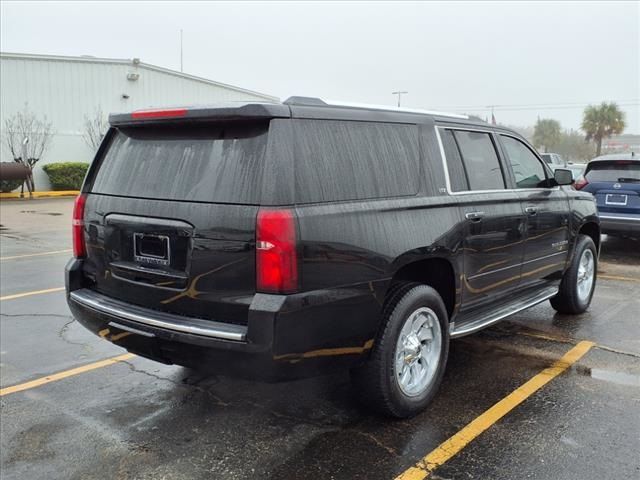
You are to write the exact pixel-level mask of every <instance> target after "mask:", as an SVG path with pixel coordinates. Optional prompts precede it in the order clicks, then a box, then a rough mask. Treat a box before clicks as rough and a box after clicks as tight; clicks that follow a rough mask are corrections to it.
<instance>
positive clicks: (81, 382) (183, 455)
mask: <svg viewBox="0 0 640 480" xmlns="http://www.w3.org/2000/svg"><path fill="white" fill-rule="evenodd" d="M71 207H72V199H70V198H60V199H38V200H32V201H26V200H22V201H21V200H11V201H3V202H2V203H1V204H0V214H1V220H0V223H1V224H2V227H1V231H0V235H1V237H0V238H1V253H0V257H1V263H0V267H1V292H0V297H1V299H0V301H1V303H0V308H1V314H2V317H1V319H0V350H1V352H0V353H1V357H0V361H1V364H0V366H1V370H0V372H1V387H2V390H1V398H0V402H1V454H0V455H1V472H2V478H3V479H7V480H8V479H23V478H29V479H55V478H64V479H104V478H121V479H125V478H126V479H129V478H135V479H194V478H207V479H211V478H214V479H218V478H219V479H236V478H237V479H240V478H260V479H288V480H289V479H290V480H293V479H369V480H378V479H385V480H393V479H394V478H397V477H400V478H402V479H403V480H408V479H410V478H411V479H417V478H425V477H427V476H428V477H429V478H435V479H465V478H486V479H514V478H535V479H584V478H640V456H639V455H638V452H639V451H640V313H639V312H640V242H638V241H633V240H623V239H615V238H605V239H604V242H603V247H602V255H601V264H600V269H599V280H598V286H597V289H596V293H595V297H594V301H593V304H592V305H591V308H590V310H589V311H588V312H587V313H586V314H583V315H580V316H577V317H569V316H563V315H559V314H556V313H555V311H554V310H553V309H552V308H551V306H550V305H549V304H548V302H545V303H543V304H541V305H538V306H537V307H534V308H532V309H530V310H527V311H525V312H524V313H521V314H518V315H516V316H513V317H511V318H509V319H508V320H507V321H504V322H502V323H500V324H498V325H497V326H495V327H493V328H490V329H488V330H485V331H483V332H482V333H480V334H476V335H473V336H469V337H464V338H462V339H459V340H456V341H453V342H452V346H451V353H450V359H449V364H448V367H447V372H446V374H445V378H444V382H443V385H442V388H441V391H440V393H439V395H438V396H437V398H436V400H435V402H434V403H433V404H432V405H431V407H430V408H429V409H428V410H427V411H426V412H424V413H423V414H421V415H419V416H417V417H415V418H413V419H410V420H403V421H398V420H390V419H384V418H380V417H377V416H374V415H372V414H370V413H368V412H367V411H365V410H363V409H362V408H361V407H360V406H359V405H358V404H357V403H356V401H355V396H354V394H353V391H352V387H351V385H350V383H349V377H348V374H347V373H345V374H340V375H335V376H329V377H322V378H315V379H309V380H302V381H296V382H290V383H281V384H261V383H253V382H248V381H242V380H234V379H227V378H218V377H211V376H203V375H201V374H199V373H197V372H194V371H191V370H187V369H184V368H181V367H177V366H165V365H161V364H158V363H154V362H151V361H149V360H146V359H144V358H140V357H135V356H133V355H123V354H126V352H124V351H122V350H121V349H119V348H117V347H115V346H113V345H111V344H110V343H108V342H106V341H103V340H102V339H100V338H98V337H95V336H93V335H92V334H90V333H89V332H88V331H86V330H85V329H84V328H83V327H81V326H80V325H78V324H77V322H75V321H74V320H73V318H72V317H71V316H70V314H69V310H68V308H67V305H66V302H65V298H64V290H63V286H64V278H63V269H64V265H65V263H66V262H67V260H68V258H69V257H70V255H71V251H70V225H71V220H70V216H71ZM588 342H593V345H591V343H588ZM575 349H578V350H575ZM576 351H580V353H581V354H584V355H583V356H582V357H579V356H578V357H577V358H573V357H571V355H573V353H570V354H569V356H568V357H563V356H566V355H567V354H568V352H576ZM570 357H571V358H572V359H571V360H569V358H570ZM560 358H564V359H565V360H566V361H565V360H563V362H559V363H555V364H554V362H557V361H558V359H560ZM105 360H106V361H105ZM552 365H553V366H554V368H552V369H550V368H549V367H551V366H552ZM531 379H535V381H534V384H536V382H538V387H539V388H535V389H529V390H527V389H523V390H518V392H516V393H515V394H514V393H512V392H514V390H516V389H518V387H520V386H522V385H523V384H525V383H526V382H528V381H529V380H531ZM528 385H531V384H528ZM494 406H495V407H494ZM492 407H493V408H492ZM478 419H479V420H478ZM474 421H475V422H474ZM471 422H474V423H472V426H471V427H470V428H469V427H468V428H467V429H466V430H463V429H465V427H466V426H468V425H469V424H470V423H471ZM480 425H481V426H482V427H479V426H480ZM478 428H479V429H480V430H478ZM461 430H463V433H462V434H458V432H460V431H461ZM468 432H471V433H468ZM456 434H458V435H456ZM443 442H448V443H445V444H444V446H441V445H442V444H443ZM433 458H440V459H441V460H439V463H438V465H439V466H438V468H435V467H434V466H433V465H431V464H430V463H429V462H430V461H431V460H430V459H433ZM425 459H426V460H425ZM416 464H419V465H418V467H415V465H416Z"/></svg>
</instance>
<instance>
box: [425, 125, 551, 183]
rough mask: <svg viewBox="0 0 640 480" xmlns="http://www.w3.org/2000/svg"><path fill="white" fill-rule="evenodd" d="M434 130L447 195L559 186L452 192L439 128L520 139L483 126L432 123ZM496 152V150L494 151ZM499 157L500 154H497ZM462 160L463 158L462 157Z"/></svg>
mask: <svg viewBox="0 0 640 480" xmlns="http://www.w3.org/2000/svg"><path fill="white" fill-rule="evenodd" d="M433 128H434V129H435V132H436V139H437V140H438V149H439V150H440V158H441V160H442V168H443V169H444V179H445V188H446V190H447V193H448V194H449V195H473V194H478V193H514V192H548V191H549V190H559V189H560V187H559V186H555V187H549V188H542V187H540V188H506V187H505V188H502V189H497V190H496V189H494V190H465V191H464V192H454V191H453V190H452V189H451V177H450V176H449V164H448V163H447V156H446V155H445V153H444V144H443V143H442V137H441V136H440V129H442V130H462V131H467V132H480V133H488V134H490V135H493V134H498V135H508V136H510V137H513V138H515V139H516V140H520V141H522V140H521V139H519V138H518V137H517V136H515V135H509V134H507V133H504V134H503V133H501V132H496V131H495V130H489V129H483V128H472V127H469V128H467V127H457V126H445V125H434V127H433ZM496 154H498V152H497V151H496ZM498 158H500V155H498ZM462 161H463V162H464V159H462Z"/></svg>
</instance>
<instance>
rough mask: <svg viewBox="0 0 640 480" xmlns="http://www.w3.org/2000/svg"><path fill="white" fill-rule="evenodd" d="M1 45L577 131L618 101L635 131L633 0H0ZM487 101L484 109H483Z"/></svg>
mask: <svg viewBox="0 0 640 480" xmlns="http://www.w3.org/2000/svg"><path fill="white" fill-rule="evenodd" d="M0 8H1V12H0V13H1V15H0V16H1V25H0V26H1V29H0V32H1V40H0V41H1V45H0V47H1V49H2V51H6V52H20V53H43V54H58V55H94V56H98V57H112V58H133V57H139V58H140V59H141V60H142V61H143V62H146V63H152V64H155V65H160V66H163V67H168V68H173V69H178V70H179V68H180V40H179V39H180V33H179V32H180V29H181V28H182V29H183V30H184V71H185V72H186V73H190V74H193V75H198V76H202V77H206V78H210V79H212V80H216V81H220V82H225V83H230V84H233V85H237V86H240V87H244V88H248V89H252V90H257V91H260V92H263V93H268V94H272V95H275V96H278V97H280V98H282V99H285V98H287V97H288V96H290V95H306V96H318V97H323V98H328V99H339V100H346V101H352V102H366V103H378V104H394V102H395V97H394V96H393V95H392V94H391V92H393V91H396V90H406V91H408V92H409V93H408V95H406V96H405V97H404V98H403V106H408V107H414V108H437V109H441V110H442V109H444V110H449V111H465V112H467V113H477V114H479V115H481V116H483V117H484V116H487V115H489V116H490V113H489V112H488V111H487V110H486V107H487V106H489V105H496V108H495V116H496V119H497V120H498V121H499V122H501V123H505V124H510V125H520V126H525V125H532V124H534V123H535V121H536V118H537V117H538V116H540V117H542V118H548V117H550V118H556V119H557V120H559V121H560V122H561V123H562V125H563V126H564V127H565V128H577V127H578V126H579V124H580V119H581V115H582V110H583V109H584V105H585V104H587V103H596V102H597V103H599V102H601V101H604V100H615V101H617V102H618V103H619V104H620V105H621V106H622V107H623V108H624V110H625V111H626V112H627V123H628V128H627V132H628V133H640V2H626V3H617V2H612V1H609V2H568V3H559V2H558V3H554V2H537V3H524V2H513V3H507V2H474V3H464V2H459V3H453V2H451V3H437V2H431V3H427V2H424V3H400V2H393V3H384V2H354V3H347V2H324V3H323V2H320V3H294V2H283V3H251V2H238V3H205V2H193V3H189V2H179V3H173V2H151V1H148V2H138V3H133V2H131V3H128V2H105V3H89V2H86V3H81V2H51V1H50V2H45V3H27V2H8V1H4V0H3V1H2V4H1V7H0ZM483 109H485V110H483Z"/></svg>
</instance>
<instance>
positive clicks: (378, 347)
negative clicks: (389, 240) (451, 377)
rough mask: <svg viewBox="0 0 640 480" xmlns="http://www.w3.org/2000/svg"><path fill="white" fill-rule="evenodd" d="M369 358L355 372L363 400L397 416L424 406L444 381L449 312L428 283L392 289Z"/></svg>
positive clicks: (407, 414)
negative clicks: (382, 326)
mask: <svg viewBox="0 0 640 480" xmlns="http://www.w3.org/2000/svg"><path fill="white" fill-rule="evenodd" d="M384 316H385V318H384V321H385V324H384V328H383V330H382V332H381V334H380V336H379V338H378V339H377V341H376V344H375V346H374V349H373V352H372V354H371V358H370V359H369V361H368V362H367V363H366V364H365V365H364V366H362V367H359V368H358V369H355V370H353V371H352V378H353V382H354V386H355V388H356V389H357V391H358V394H359V395H360V397H361V399H362V401H363V402H364V403H366V404H367V405H369V406H370V407H371V408H373V409H374V410H376V411H378V412H380V413H383V414H385V415H390V416H393V417H398V418H405V417H410V416H412V415H415V414H417V413H418V412H420V411H421V410H423V409H424V408H425V407H426V406H427V405H428V404H429V403H430V402H431V400H432V399H433V397H434V396H435V394H436V392H437V390H438V387H439V386H440V383H441V381H442V376H443V374H444V370H445V365H446V362H447V355H448V353H449V332H448V319H447V311H446V308H445V306H444V303H443V301H442V299H441V298H440V295H438V293H437V292H436V291H435V290H434V289H433V288H431V287H428V286H426V285H415V284H413V285H412V284H409V285H404V286H402V287H401V288H398V289H394V290H393V294H392V296H391V298H389V299H388V300H387V302H386V307H385V312H384Z"/></svg>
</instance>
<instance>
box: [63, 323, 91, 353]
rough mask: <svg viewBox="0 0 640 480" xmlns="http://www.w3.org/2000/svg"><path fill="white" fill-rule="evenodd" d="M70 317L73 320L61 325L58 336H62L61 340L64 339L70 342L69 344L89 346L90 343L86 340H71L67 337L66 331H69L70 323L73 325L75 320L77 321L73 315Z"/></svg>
mask: <svg viewBox="0 0 640 480" xmlns="http://www.w3.org/2000/svg"><path fill="white" fill-rule="evenodd" d="M70 318H71V320H69V321H68V322H66V323H65V324H64V325H62V327H60V330H58V338H60V340H62V341H63V342H65V343H68V344H69V345H76V346H78V347H87V346H88V345H87V344H86V343H84V342H74V341H73V340H69V339H68V338H66V337H65V333H66V332H67V329H68V328H69V325H71V324H72V323H73V322H75V321H76V319H75V318H73V317H70Z"/></svg>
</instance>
